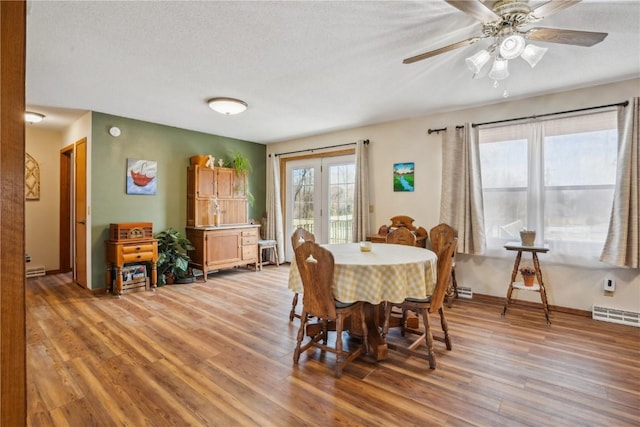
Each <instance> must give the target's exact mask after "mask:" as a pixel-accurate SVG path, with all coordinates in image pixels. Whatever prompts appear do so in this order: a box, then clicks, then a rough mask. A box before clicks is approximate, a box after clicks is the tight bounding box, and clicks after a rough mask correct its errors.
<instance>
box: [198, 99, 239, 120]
mask: <svg viewBox="0 0 640 427" xmlns="http://www.w3.org/2000/svg"><path fill="white" fill-rule="evenodd" d="M207 104H209V108H211V109H212V110H213V111H217V112H218V113H220V114H224V115H227V116H228V115H231V114H238V113H242V112H243V111H244V110H246V109H247V103H246V102H244V101H241V100H239V99H235V98H211V99H209V100H208V101H207Z"/></svg>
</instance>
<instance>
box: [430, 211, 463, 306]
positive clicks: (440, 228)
mask: <svg viewBox="0 0 640 427" xmlns="http://www.w3.org/2000/svg"><path fill="white" fill-rule="evenodd" d="M429 234H430V236H429V237H430V239H431V249H432V250H433V251H434V252H435V253H438V252H440V249H442V248H443V247H444V246H445V245H446V244H447V243H449V242H450V241H452V240H453V239H455V238H456V237H458V233H457V232H456V230H455V229H454V228H453V227H451V226H450V225H449V224H445V223H441V224H438V225H436V226H435V227H433V228H432V229H431V230H429ZM452 256H453V262H452V263H451V282H450V283H449V287H448V288H447V294H446V301H447V307H449V308H451V306H452V305H453V299H454V298H458V282H457V281H456V260H455V256H456V253H455V251H454V252H453V255H452Z"/></svg>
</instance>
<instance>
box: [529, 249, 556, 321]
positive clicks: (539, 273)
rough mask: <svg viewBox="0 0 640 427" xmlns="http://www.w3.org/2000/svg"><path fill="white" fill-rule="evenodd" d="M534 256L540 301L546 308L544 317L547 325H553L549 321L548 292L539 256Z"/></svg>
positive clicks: (533, 254)
mask: <svg viewBox="0 0 640 427" xmlns="http://www.w3.org/2000/svg"><path fill="white" fill-rule="evenodd" d="M532 256H533V268H534V269H535V270H536V278H537V279H538V285H540V299H541V300H542V308H544V317H545V318H546V319H547V324H548V325H550V324H551V320H550V319H549V303H548V302H547V291H546V289H545V287H544V283H542V271H541V270H540V262H539V261H538V255H536V253H535V252H533V253H532Z"/></svg>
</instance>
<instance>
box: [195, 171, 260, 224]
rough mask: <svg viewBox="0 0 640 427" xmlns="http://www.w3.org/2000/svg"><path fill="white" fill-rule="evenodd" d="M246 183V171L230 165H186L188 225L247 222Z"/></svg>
mask: <svg viewBox="0 0 640 427" xmlns="http://www.w3.org/2000/svg"><path fill="white" fill-rule="evenodd" d="M246 187H247V177H246V175H245V174H243V173H241V174H238V173H236V170H235V169H233V168H207V167H204V166H198V165H194V166H189V168H188V169H187V226H188V227H208V226H217V225H229V224H246V223H248V222H249V221H248V219H249V218H248V205H247V196H246ZM216 204H217V208H216ZM216 212H218V214H216ZM216 215H217V218H216Z"/></svg>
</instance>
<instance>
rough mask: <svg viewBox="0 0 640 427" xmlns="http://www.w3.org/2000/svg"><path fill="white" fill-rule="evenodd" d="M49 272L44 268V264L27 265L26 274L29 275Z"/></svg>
mask: <svg viewBox="0 0 640 427" xmlns="http://www.w3.org/2000/svg"><path fill="white" fill-rule="evenodd" d="M45 274H47V271H46V270H45V269H44V266H42V265H29V266H27V271H26V276H27V278H29V277H38V276H44V275H45Z"/></svg>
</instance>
